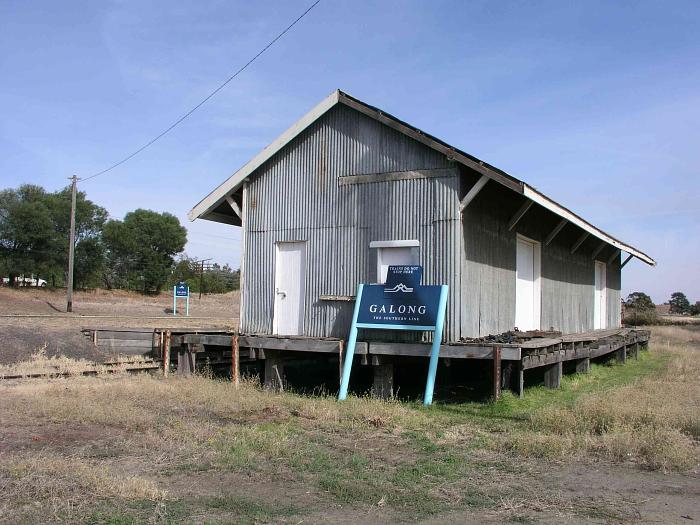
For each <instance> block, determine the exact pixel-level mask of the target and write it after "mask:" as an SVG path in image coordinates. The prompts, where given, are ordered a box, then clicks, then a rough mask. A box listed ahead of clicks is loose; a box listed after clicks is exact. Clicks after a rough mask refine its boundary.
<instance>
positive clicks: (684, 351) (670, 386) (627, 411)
mask: <svg viewBox="0 0 700 525" xmlns="http://www.w3.org/2000/svg"><path fill="white" fill-rule="evenodd" d="M697 341H698V335H697V332H694V331H692V330H688V329H686V328H681V327H656V328H655V329H654V348H655V349H656V352H657V353H658V354H660V356H661V357H663V358H665V359H666V363H665V366H664V367H662V368H661V369H660V370H659V372H658V373H656V374H653V375H649V376H645V377H641V378H639V379H637V380H634V381H632V382H631V383H630V384H626V385H621V386H618V387H616V388H614V389H608V390H603V391H597V392H592V393H588V394H585V395H582V396H580V397H578V398H577V399H576V400H575V401H574V402H573V403H570V404H566V405H548V406H544V407H542V408H539V409H537V410H535V411H534V412H533V413H532V414H531V415H530V416H529V426H528V428H527V429H525V430H523V431H520V432H517V433H513V434H512V435H510V436H508V437H507V438H506V439H505V440H504V442H503V446H504V447H505V448H506V449H509V450H511V451H514V452H517V453H520V454H524V455H528V456H537V457H550V458H564V457H568V456H581V455H583V454H588V455H590V454H593V455H597V456H604V457H607V458H610V459H613V460H616V461H635V462H639V463H641V464H642V465H644V466H645V467H647V468H652V469H662V470H687V469H691V468H693V467H695V466H696V465H697V464H698V461H699V459H700V454H699V448H698V442H699V441H700V388H699V387H698V381H697V378H698V376H700V359H699V358H700V351H698V348H697V346H695V345H696V343H697Z"/></svg>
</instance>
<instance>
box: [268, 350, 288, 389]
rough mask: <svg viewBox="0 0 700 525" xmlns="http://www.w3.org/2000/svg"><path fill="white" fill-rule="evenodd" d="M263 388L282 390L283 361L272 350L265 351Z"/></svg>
mask: <svg viewBox="0 0 700 525" xmlns="http://www.w3.org/2000/svg"><path fill="white" fill-rule="evenodd" d="M264 384H265V388H269V389H271V390H276V391H279V392H283V391H284V361H283V360H282V359H281V358H280V357H279V356H278V355H277V354H276V353H274V352H271V351H266V352H265V377H264Z"/></svg>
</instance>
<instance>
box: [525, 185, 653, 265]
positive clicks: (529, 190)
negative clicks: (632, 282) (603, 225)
mask: <svg viewBox="0 0 700 525" xmlns="http://www.w3.org/2000/svg"><path fill="white" fill-rule="evenodd" d="M523 195H524V196H525V197H527V198H528V199H530V200H531V201H533V202H535V203H536V204H539V205H540V206H542V207H543V208H546V209H548V210H549V211H551V212H553V213H556V214H557V215H559V216H560V217H561V218H562V219H566V220H568V221H569V222H570V223H571V224H574V225H576V226H578V227H579V228H581V229H582V230H584V231H586V232H588V233H589V234H591V235H593V236H595V237H597V238H598V239H600V240H601V241H605V242H607V243H608V244H610V245H612V246H614V247H615V248H618V249H619V250H621V251H624V252H627V253H629V254H630V255H633V256H634V257H636V258H637V259H639V260H640V261H643V262H645V263H646V264H648V265H649V266H656V261H655V260H654V259H652V258H651V257H649V256H648V255H647V254H646V253H644V252H642V251H641V250H638V249H637V248H635V247H634V246H630V245H629V244H625V243H624V242H622V241H620V240H618V239H615V238H614V237H612V236H611V235H609V234H607V233H605V232H604V231H603V230H601V229H599V228H596V227H595V226H593V225H592V224H591V223H589V222H588V221H586V220H585V219H582V218H581V217H579V216H578V215H576V214H575V213H574V212H572V211H571V210H569V209H567V208H565V207H564V206H562V205H561V204H558V203H557V202H555V201H553V200H552V199H550V198H549V197H547V196H546V195H544V194H542V193H540V192H539V191H537V190H536V189H535V188H533V187H532V186H529V185H528V184H526V183H523Z"/></svg>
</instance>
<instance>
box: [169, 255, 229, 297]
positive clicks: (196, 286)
mask: <svg viewBox="0 0 700 525" xmlns="http://www.w3.org/2000/svg"><path fill="white" fill-rule="evenodd" d="M202 267H204V272H202ZM180 281H185V282H186V283H187V285H188V286H189V287H190V291H191V292H192V293H199V291H200V289H201V291H202V293H226V292H230V291H232V290H238V289H239V287H240V272H239V270H234V269H233V268H231V267H230V266H229V265H228V264H224V265H223V266H220V265H219V264H217V263H214V264H207V263H204V266H202V261H198V260H197V259H193V258H190V257H187V255H182V256H180V258H179V259H178V260H177V262H176V263H175V268H174V269H173V273H172V276H171V278H170V280H169V282H168V284H169V285H170V286H174V285H175V284H176V283H178V282H180Z"/></svg>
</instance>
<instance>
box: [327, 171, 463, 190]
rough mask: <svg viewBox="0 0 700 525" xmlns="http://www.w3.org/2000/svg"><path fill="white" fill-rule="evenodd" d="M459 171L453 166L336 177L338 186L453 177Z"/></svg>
mask: <svg viewBox="0 0 700 525" xmlns="http://www.w3.org/2000/svg"><path fill="white" fill-rule="evenodd" d="M458 173H459V172H458V171H457V170H456V169H455V168H435V169H427V170H406V171H385V172H382V173H368V174H366V175H345V176H343V177H338V186H347V185H350V184H372V183H376V182H393V181H397V180H414V179H429V178H434V177H454V176H455V175H457V174H458Z"/></svg>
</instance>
